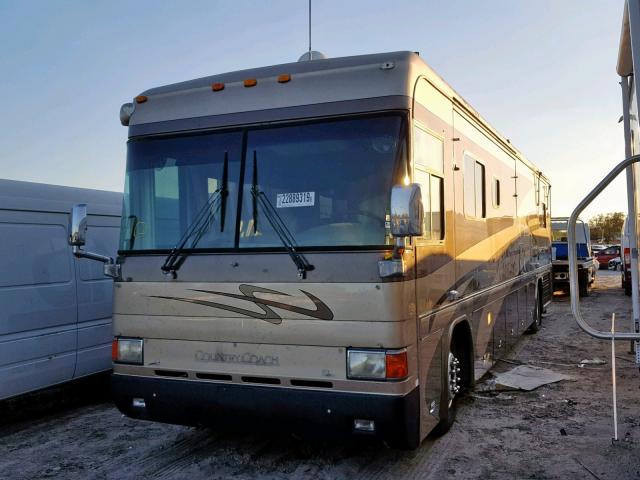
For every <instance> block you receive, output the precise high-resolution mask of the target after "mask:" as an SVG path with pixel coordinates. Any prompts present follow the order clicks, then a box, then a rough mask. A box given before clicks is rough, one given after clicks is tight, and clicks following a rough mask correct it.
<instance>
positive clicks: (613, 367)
mask: <svg viewBox="0 0 640 480" xmlns="http://www.w3.org/2000/svg"><path fill="white" fill-rule="evenodd" d="M615 334H616V314H615V313H612V314H611V388H612V389H613V439H614V440H615V441H618V399H617V398H616V340H615V338H614V337H615Z"/></svg>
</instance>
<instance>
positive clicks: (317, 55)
mask: <svg viewBox="0 0 640 480" xmlns="http://www.w3.org/2000/svg"><path fill="white" fill-rule="evenodd" d="M325 58H327V57H326V55H324V54H323V53H322V52H316V51H314V50H311V0H309V50H307V51H306V52H304V53H303V54H302V56H301V57H300V58H299V59H298V61H299V62H307V61H310V60H322V59H325Z"/></svg>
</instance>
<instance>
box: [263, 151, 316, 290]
mask: <svg viewBox="0 0 640 480" xmlns="http://www.w3.org/2000/svg"><path fill="white" fill-rule="evenodd" d="M251 196H252V197H253V233H256V231H257V228H258V205H259V206H260V207H262V212H263V213H264V216H265V218H266V219H267V220H268V221H269V224H270V225H271V228H273V231H274V232H276V234H277V235H278V238H280V241H281V242H282V245H283V246H284V248H285V249H286V250H287V253H288V254H289V256H290V257H291V260H293V263H294V264H295V265H296V267H298V277H300V278H301V279H304V278H306V276H307V272H308V271H311V270H313V269H314V268H315V267H314V266H313V265H311V264H310V263H309V262H308V261H307V259H306V258H305V257H304V255H302V254H301V253H299V252H298V251H297V250H296V247H297V246H298V245H297V244H296V241H295V239H294V238H293V235H292V234H291V231H289V229H288V228H287V226H286V225H285V223H284V222H283V221H282V218H281V217H280V215H278V212H277V211H276V209H275V208H274V207H273V205H272V204H271V202H269V199H268V198H267V196H266V195H265V193H264V192H262V191H260V189H259V188H258V160H257V153H256V151H255V150H254V151H253V178H252V182H251Z"/></svg>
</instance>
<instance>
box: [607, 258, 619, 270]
mask: <svg viewBox="0 0 640 480" xmlns="http://www.w3.org/2000/svg"><path fill="white" fill-rule="evenodd" d="M608 267H609V270H621V269H622V259H621V258H620V257H616V258H612V259H611V260H609V264H608Z"/></svg>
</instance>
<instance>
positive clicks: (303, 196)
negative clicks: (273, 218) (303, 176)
mask: <svg viewBox="0 0 640 480" xmlns="http://www.w3.org/2000/svg"><path fill="white" fill-rule="evenodd" d="M315 204H316V192H296V193H278V194H277V195H276V208H289V207H313V206H314V205H315Z"/></svg>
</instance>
